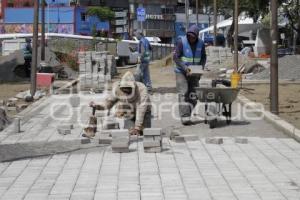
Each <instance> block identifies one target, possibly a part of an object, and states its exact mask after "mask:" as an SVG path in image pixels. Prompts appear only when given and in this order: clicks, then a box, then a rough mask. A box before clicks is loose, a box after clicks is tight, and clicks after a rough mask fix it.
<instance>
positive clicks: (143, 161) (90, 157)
mask: <svg viewBox="0 0 300 200" xmlns="http://www.w3.org/2000/svg"><path fill="white" fill-rule="evenodd" d="M248 140H249V143H248V144H240V143H235V142H234V138H230V139H225V140H224V143H223V145H211V144H206V142H205V140H204V139H202V140H197V141H187V142H184V143H176V142H173V141H170V140H169V139H166V138H164V139H163V143H164V146H165V150H164V151H163V152H161V153H156V154H148V153H145V152H144V146H143V142H142V140H137V138H134V139H133V140H132V143H131V144H130V146H129V149H130V152H129V153H122V154H120V153H113V152H112V149H111V148H109V147H106V148H101V149H98V148H97V149H94V150H88V151H82V152H76V153H67V154H59V155H54V156H48V157H43V158H36V159H25V160H20V161H14V162H9V163H0V196H1V198H2V199H27V200H30V199H105V200H110V199H115V200H118V199H142V200H154V199H155V200H159V199H163V200H168V199H170V200H174V199H175V200H176V199H180V200H182V199H189V200H197V199H199V197H201V199H207V200H211V199H216V200H218V199H220V200H224V199H225V200H227V199H228V200H233V199H246V200H247V199H251V200H256V199H257V200H260V199H263V200H265V199H266V200H268V199H270V200H271V199H272V200H273V199H284V200H286V199H287V200H290V199H291V200H298V199H299V197H300V192H299V191H300V188H299V185H300V184H299V180H300V175H299V174H300V168H299V166H300V165H299V164H300V163H299V158H300V156H299V149H300V147H299V146H300V144H299V143H295V142H294V141H293V140H291V139H273V138H268V139H260V138H248Z"/></svg>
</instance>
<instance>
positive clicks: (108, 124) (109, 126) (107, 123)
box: [103, 117, 120, 130]
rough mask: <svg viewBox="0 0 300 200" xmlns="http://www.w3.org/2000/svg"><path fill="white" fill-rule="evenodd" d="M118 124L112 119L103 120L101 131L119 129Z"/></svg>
mask: <svg viewBox="0 0 300 200" xmlns="http://www.w3.org/2000/svg"><path fill="white" fill-rule="evenodd" d="M119 128H120V126H119V122H118V121H117V120H116V119H115V118H113V117H107V118H105V119H104V120H103V130H113V129H119Z"/></svg>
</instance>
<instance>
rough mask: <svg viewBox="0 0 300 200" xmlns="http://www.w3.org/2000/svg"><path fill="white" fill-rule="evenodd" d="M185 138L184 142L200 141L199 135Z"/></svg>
mask: <svg viewBox="0 0 300 200" xmlns="http://www.w3.org/2000/svg"><path fill="white" fill-rule="evenodd" d="M183 137H184V141H186V142H187V141H197V140H199V136H197V135H185V136H183Z"/></svg>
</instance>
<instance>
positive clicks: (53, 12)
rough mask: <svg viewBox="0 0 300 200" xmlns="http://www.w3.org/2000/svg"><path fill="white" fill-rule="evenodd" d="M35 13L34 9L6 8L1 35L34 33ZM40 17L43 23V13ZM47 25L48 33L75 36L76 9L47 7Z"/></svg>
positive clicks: (0, 30)
mask: <svg viewBox="0 0 300 200" xmlns="http://www.w3.org/2000/svg"><path fill="white" fill-rule="evenodd" d="M33 12H34V11H33V8H5V18H4V23H5V24H4V25H2V26H1V25H0V33H1V32H2V33H32V30H33V28H32V22H33ZM16 13H18V15H16ZM39 16H40V19H39V21H40V23H41V11H40V15H39ZM45 23H46V25H45V29H46V32H52V33H69V34H73V33H74V8H72V7H50V8H48V7H47V8H46V10H45Z"/></svg>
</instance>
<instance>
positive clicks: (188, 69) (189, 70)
mask: <svg viewBox="0 0 300 200" xmlns="http://www.w3.org/2000/svg"><path fill="white" fill-rule="evenodd" d="M185 73H186V75H187V76H190V75H191V69H190V68H189V67H187V68H186V70H185Z"/></svg>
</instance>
